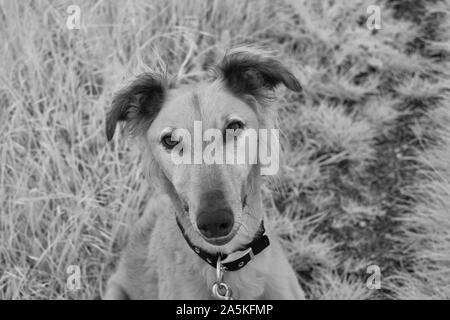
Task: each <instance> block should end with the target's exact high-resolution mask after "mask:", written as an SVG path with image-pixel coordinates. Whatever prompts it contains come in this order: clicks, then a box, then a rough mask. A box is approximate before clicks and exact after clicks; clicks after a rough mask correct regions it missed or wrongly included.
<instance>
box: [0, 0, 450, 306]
mask: <svg viewBox="0 0 450 320" xmlns="http://www.w3.org/2000/svg"><path fill="white" fill-rule="evenodd" d="M71 4H78V5H80V7H81V10H82V11H81V13H82V23H83V27H82V29H81V30H68V29H67V28H66V26H65V23H66V8H67V7H68V6H69V5H71ZM369 4H372V3H370V2H368V1H357V0H353V1H345V2H344V1H342V2H340V1H336V3H334V2H333V1H325V0H323V1H298V0H296V1H293V0H292V1H281V0H278V1H269V0H262V1H219V0H212V1H200V0H199V1H193V0H187V1H175V0H170V1H164V2H163V1H156V0H155V1H126V2H121V4H120V5H119V2H112V1H91V2H89V3H88V2H84V1H83V2H82V1H79V2H78V3H77V1H75V2H74V1H58V2H56V1H46V0H42V1H39V2H34V1H13V0H0V39H2V46H1V47H0V56H1V57H2V59H0V119H1V120H2V121H0V299H67V298H78V299H92V298H98V297H100V296H101V293H102V290H103V288H104V284H105V280H106V279H107V277H108V275H109V274H110V272H111V269H112V268H113V267H114V264H115V262H116V261H117V258H118V255H119V253H120V250H121V248H122V247H123V245H124V243H125V241H126V237H127V231H128V226H129V225H130V224H131V223H132V222H133V221H135V220H136V218H137V217H138V215H139V212H140V210H141V209H142V206H143V204H144V203H145V200H146V199H147V198H148V195H149V190H148V184H147V182H146V181H145V180H144V178H143V174H142V169H141V166H140V156H139V150H138V148H137V147H135V146H134V145H133V141H131V140H126V139H123V136H122V138H118V139H116V140H115V141H113V143H111V144H107V143H106V138H105V133H104V118H105V111H106V110H107V108H108V106H109V103H110V101H111V96H112V93H113V92H114V90H115V89H117V87H118V86H119V85H120V83H121V81H122V80H123V79H126V78H128V77H129V76H131V75H134V74H137V73H139V72H141V71H143V70H146V69H167V71H168V72H169V73H170V74H174V75H178V77H179V79H181V81H195V80H196V79H198V78H200V77H202V76H204V74H205V69H206V66H207V65H208V64H209V63H210V62H211V61H213V60H214V59H215V58H216V57H217V55H218V54H220V52H222V51H223V50H224V49H226V48H229V47H231V46H233V45H236V44H240V43H242V42H254V43H258V44H267V45H269V46H270V47H271V48H272V49H274V50H276V51H277V52H279V53H280V55H281V56H282V59H283V61H285V62H286V63H288V64H289V65H290V67H291V69H292V70H293V72H294V73H295V74H296V75H297V76H298V77H299V79H301V82H302V84H303V87H304V92H303V94H301V95H298V94H292V93H289V92H286V91H280V93H281V94H282V98H281V99H280V110H279V115H280V124H281V128H282V129H283V133H284V142H285V143H284V149H285V150H284V153H285V161H286V163H285V166H284V168H283V170H282V172H281V173H280V174H279V176H278V177H277V179H275V180H274V181H268V184H267V189H265V194H266V203H267V205H268V207H269V213H270V217H271V222H270V223H271V224H272V225H273V227H274V228H275V229H276V230H277V231H278V233H279V234H280V235H281V236H282V238H283V243H284V245H285V248H286V250H287V252H288V254H289V257H290V260H291V262H292V264H293V265H294V266H295V268H296V270H297V271H298V275H299V280H300V282H301V283H302V284H303V286H304V288H305V290H306V292H307V294H308V297H309V298H312V299H380V298H381V299H382V298H400V299H414V298H438V299H439V298H440V299H448V298H450V274H449V270H450V212H449V209H448V208H450V166H449V164H448V159H449V158H450V129H449V126H448V123H449V121H450V113H449V110H450V109H449V108H450V105H449V103H450V102H449V101H450V99H449V89H450V77H449V70H450V68H449V66H450V65H449V57H450V41H449V35H450V26H449V21H450V19H449V17H448V15H449V14H450V9H449V4H448V3H447V2H445V1H438V0H436V1H400V0H392V1H383V2H381V3H380V6H381V14H382V30H379V31H376V32H372V31H369V30H368V29H367V28H366V25H365V21H366V20H365V19H366V17H367V14H366V8H367V6H368V5H369ZM371 264H377V265H379V266H380V268H381V270H382V289H381V290H369V289H368V288H367V287H366V283H365V280H366V278H367V276H368V275H367V274H366V268H367V266H369V265H371ZM69 265H79V266H80V267H81V272H82V275H83V278H82V289H81V290H78V291H75V292H72V291H68V289H67V287H66V279H67V274H66V268H67V266H69Z"/></svg>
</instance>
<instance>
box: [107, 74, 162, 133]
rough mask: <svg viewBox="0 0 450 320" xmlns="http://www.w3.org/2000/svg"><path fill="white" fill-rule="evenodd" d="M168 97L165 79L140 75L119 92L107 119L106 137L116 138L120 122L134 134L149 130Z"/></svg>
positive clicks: (152, 75)
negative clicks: (123, 122)
mask: <svg viewBox="0 0 450 320" xmlns="http://www.w3.org/2000/svg"><path fill="white" fill-rule="evenodd" d="M165 95H166V85H165V81H164V80H163V78H162V77H161V76H159V75H156V74H152V73H143V74H141V75H139V76H138V77H137V78H136V79H135V80H134V81H133V82H132V83H131V84H130V85H129V86H128V87H126V88H124V89H122V90H120V91H119V92H117V93H116V94H115V96H114V98H113V101H112V105H111V110H110V111H109V112H108V114H107V117H106V137H107V138H108V141H110V140H111V139H112V137H113V136H114V132H115V130H116V126H117V122H118V121H125V123H126V124H125V126H126V128H127V129H128V130H129V132H130V133H132V134H138V133H141V132H143V131H144V130H146V129H148V128H149V126H150V124H151V123H152V121H153V120H154V119H155V117H156V116H157V115H158V112H159V111H160V109H161V107H162V104H163V102H164V98H165Z"/></svg>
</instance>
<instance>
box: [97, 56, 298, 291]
mask: <svg viewBox="0 0 450 320" xmlns="http://www.w3.org/2000/svg"><path fill="white" fill-rule="evenodd" d="M212 69H213V71H214V73H213V76H212V77H211V78H209V79H205V80H203V81H199V82H198V83H195V84H193V85H192V84H189V85H178V86H177V85H174V84H171V83H170V81H168V80H167V77H166V76H164V75H159V74H154V73H144V74H141V75H140V76H138V77H137V78H136V79H135V80H134V81H133V82H132V83H131V84H130V85H129V86H128V87H126V88H124V89H122V90H121V91H119V92H118V93H117V94H116V95H115V97H114V98H113V101H112V107H111V110H110V111H109V112H108V114H107V119H106V135H107V138H108V140H111V139H112V138H113V135H114V132H115V129H116V126H117V123H118V122H123V123H124V125H125V128H126V129H127V130H128V131H129V132H131V133H132V134H133V135H135V136H138V137H140V138H141V139H142V141H143V148H142V150H143V152H144V157H143V158H144V159H145V163H146V169H147V170H148V172H149V176H150V177H151V179H152V181H154V182H156V185H157V186H158V188H159V189H160V190H161V192H158V193H155V195H154V196H153V197H152V199H150V201H149V202H148V205H147V207H146V209H145V211H144V214H143V216H142V217H141V218H140V220H138V222H137V225H136V226H135V228H134V230H133V231H132V232H131V234H130V237H129V240H128V245H127V247H126V249H125V251H124V253H123V254H122V256H121V259H120V261H119V265H118V268H117V270H116V272H115V273H114V274H113V275H112V276H111V278H110V279H109V281H108V283H107V287H106V292H105V295H104V298H105V299H213V298H216V299H304V292H303V290H302V289H301V287H300V285H299V282H298V279H297V276H296V273H295V272H294V270H293V269H292V267H291V266H290V264H289V262H288V259H287V257H286V255H285V254H284V252H283V248H282V246H281V244H280V242H279V240H278V239H277V237H276V235H275V234H273V233H272V231H271V230H270V229H267V230H266V227H267V226H265V225H264V220H265V213H264V208H263V203H262V198H261V197H262V196H261V184H262V177H261V166H262V165H261V163H260V162H258V161H256V163H245V164H236V165H230V164H216V163H213V164H205V163H202V164H174V162H173V158H171V151H173V150H174V148H176V147H179V146H180V145H181V144H183V143H184V142H185V141H184V139H177V138H174V130H175V129H178V128H184V129H185V130H187V131H188V132H190V133H191V134H192V133H193V123H194V122H195V121H201V123H202V126H203V129H202V130H206V129H216V130H220V131H219V132H225V130H226V131H227V132H228V130H231V132H234V133H235V135H234V136H233V137H234V139H235V140H239V139H241V138H240V136H239V134H237V133H242V132H245V131H246V130H249V129H254V130H260V129H273V128H275V122H276V121H275V117H274V114H273V110H272V108H271V105H272V104H273V102H274V95H275V94H274V89H275V88H276V87H277V86H278V85H281V84H282V85H284V86H285V87H287V88H288V89H290V90H293V91H296V92H299V91H301V89H302V88H301V85H300V83H299V81H298V80H297V79H296V77H295V76H294V75H293V74H292V73H291V72H289V70H288V69H287V68H286V67H285V66H283V65H282V64H281V63H280V62H279V61H278V60H277V59H275V58H274V57H273V56H272V55H270V54H267V52H265V51H263V50H260V49H255V48H251V47H240V48H235V49H233V50H230V51H228V53H226V54H225V55H224V57H223V59H222V60H221V61H220V62H219V63H217V64H216V65H214V66H213V68H212ZM224 134H225V133H224ZM258 142H259V143H261V141H259V140H258ZM224 143H225V144H228V143H229V142H228V140H227V141H226V142H224ZM179 151H180V150H179ZM272 151H273V152H275V151H276V150H272ZM181 152H191V151H189V150H188V151H185V150H184V148H182V149H181Z"/></svg>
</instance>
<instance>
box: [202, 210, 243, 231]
mask: <svg viewBox="0 0 450 320" xmlns="http://www.w3.org/2000/svg"><path fill="white" fill-rule="evenodd" d="M233 225H234V216H233V213H232V211H231V209H228V208H221V209H217V210H214V211H208V212H206V211H204V212H200V214H199V215H198V216H197V227H198V229H199V230H200V232H201V233H202V234H203V235H204V236H205V237H206V238H218V237H224V236H226V235H228V234H229V233H230V231H231V229H233Z"/></svg>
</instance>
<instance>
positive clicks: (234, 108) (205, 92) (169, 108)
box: [151, 82, 258, 132]
mask: <svg viewBox="0 0 450 320" xmlns="http://www.w3.org/2000/svg"><path fill="white" fill-rule="evenodd" d="M234 118H238V119H241V120H243V121H244V122H245V123H246V125H248V126H249V127H253V128H256V127H257V125H258V124H257V116H256V112H255V110H254V108H253V107H251V106H250V105H249V104H247V103H246V102H244V100H243V99H240V98H238V97H237V96H235V95H234V94H232V93H230V92H229V90H227V89H226V88H225V87H224V85H223V84H222V83H220V82H213V83H200V84H197V85H192V86H183V87H180V88H176V89H172V90H170V91H169V92H168V96H167V99H166V102H165V103H164V105H163V107H162V109H161V111H160V112H159V114H158V116H157V117H156V119H155V121H154V122H153V124H152V126H151V131H156V132H159V131H161V130H163V129H164V128H166V127H170V128H174V129H177V128H184V129H187V130H192V128H193V126H194V121H201V122H202V127H203V129H204V130H205V129H209V128H216V129H223V128H224V126H225V124H226V123H227V122H228V121H230V120H231V119H234Z"/></svg>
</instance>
